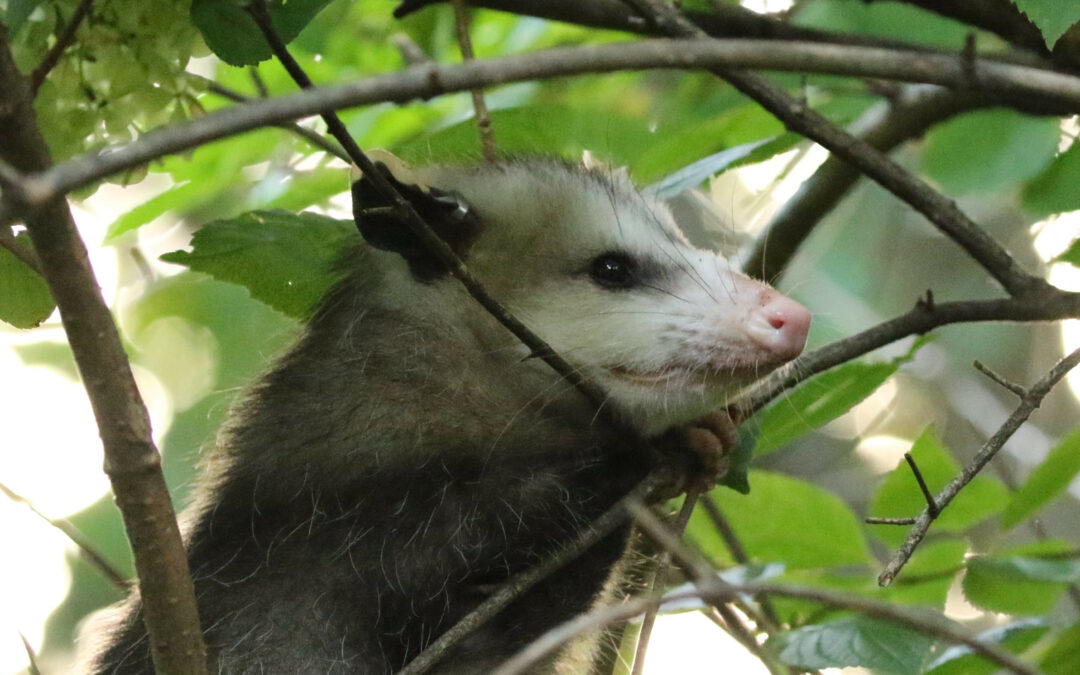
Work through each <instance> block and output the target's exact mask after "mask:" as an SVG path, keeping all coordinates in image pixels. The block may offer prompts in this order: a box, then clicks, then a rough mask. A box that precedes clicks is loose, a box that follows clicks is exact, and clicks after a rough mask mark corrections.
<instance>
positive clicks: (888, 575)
mask: <svg viewBox="0 0 1080 675" xmlns="http://www.w3.org/2000/svg"><path fill="white" fill-rule="evenodd" d="M1078 363H1080V349H1077V350H1076V351H1074V352H1072V353H1071V354H1069V355H1068V356H1066V357H1065V358H1063V359H1061V360H1060V361H1058V362H1057V364H1056V365H1055V366H1054V367H1053V368H1051V369H1050V372H1048V373H1047V374H1046V376H1045V377H1043V378H1042V379H1041V380H1039V381H1038V382H1036V383H1035V385H1034V386H1032V387H1031V389H1029V390H1028V391H1027V392H1025V395H1024V396H1023V397H1022V398H1021V400H1020V405H1018V406H1017V407H1016V409H1015V410H1014V411H1013V413H1012V414H1011V415H1009V418H1008V419H1007V420H1005V423H1004V424H1002V425H1001V427H1000V428H999V429H998V430H997V431H996V432H994V435H993V436H991V437H990V439H989V440H988V441H986V443H985V444H984V445H983V447H982V449H981V450H979V452H978V454H976V455H975V457H974V458H973V459H972V460H971V463H969V464H968V465H967V466H965V467H964V469H963V471H961V472H960V475H959V476H957V477H956V478H954V479H953V480H952V481H951V482H950V483H949V484H948V485H946V486H945V487H944V488H942V489H941V492H939V493H938V494H937V496H936V497H935V498H934V502H935V503H936V504H937V507H938V510H939V513H940V510H943V509H944V508H945V507H946V506H948V505H949V503H950V502H951V501H952V500H953V499H954V498H955V497H956V495H957V494H959V493H960V490H962V489H964V487H965V486H966V485H967V484H968V483H970V482H971V480H972V479H973V478H975V476H977V475H978V474H979V472H980V471H982V469H983V467H985V466H986V465H987V463H989V462H990V460H991V459H993V458H994V455H996V454H997V452H998V450H1000V449H1001V447H1002V446H1003V445H1005V441H1007V440H1009V438H1010V437H1011V436H1012V435H1013V434H1014V433H1016V430H1017V429H1019V428H1020V425H1021V424H1023V423H1024V422H1025V421H1027V418H1028V417H1030V416H1031V413H1033V412H1035V410H1036V409H1037V408H1038V407H1039V405H1040V404H1041V403H1042V400H1043V398H1045V397H1046V395H1047V394H1048V393H1050V390H1051V389H1053V388H1054V385H1056V384H1057V383H1058V381H1060V380H1061V378H1063V377H1065V374H1066V373H1068V372H1069V371H1070V370H1072V369H1073V368H1074V367H1075V366H1076V365H1077V364H1078ZM936 517H937V514H936V513H933V512H932V511H931V509H930V508H929V507H928V508H926V509H924V510H923V512H922V513H921V514H919V516H918V518H917V519H916V521H915V526H914V527H913V528H912V529H911V532H909V533H908V537H907V539H906V540H905V541H904V543H903V544H902V545H901V546H900V550H898V551H897V552H896V555H895V556H893V559H892V560H890V561H889V564H888V565H886V566H885V569H884V570H883V571H882V572H881V574H880V575H878V584H880V585H882V586H888V585H889V584H890V583H892V580H893V579H895V578H896V575H897V574H898V573H899V572H900V570H901V569H902V568H903V567H904V565H905V564H906V563H907V561H908V559H909V558H910V557H911V554H912V553H914V551H915V548H916V547H917V546H918V545H919V542H921V541H922V540H923V537H925V536H926V532H927V530H929V529H930V523H932V522H934V520H935V518H936Z"/></svg>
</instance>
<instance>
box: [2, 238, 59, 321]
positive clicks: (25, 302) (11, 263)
mask: <svg viewBox="0 0 1080 675" xmlns="http://www.w3.org/2000/svg"><path fill="white" fill-rule="evenodd" d="M15 245H16V246H21V247H22V248H24V249H26V250H27V251H32V250H33V247H32V246H31V244H30V236H29V235H27V234H26V232H20V233H19V234H18V235H16V237H15ZM55 308H56V302H55V301H54V300H53V297H52V293H50V292H49V286H48V285H47V284H46V283H45V280H44V279H42V278H41V277H40V276H39V275H38V273H37V272H35V271H34V270H32V269H30V268H29V267H27V266H26V264H25V263H23V261H22V260H19V259H18V258H17V257H15V254H14V253H12V252H11V251H9V250H7V249H6V248H2V247H0V321H4V322H6V323H10V324H11V325H12V326H15V327H16V328H33V327H34V326H37V325H38V324H40V323H41V322H42V321H44V320H45V319H48V318H49V315H50V314H52V312H53V310H54V309H55Z"/></svg>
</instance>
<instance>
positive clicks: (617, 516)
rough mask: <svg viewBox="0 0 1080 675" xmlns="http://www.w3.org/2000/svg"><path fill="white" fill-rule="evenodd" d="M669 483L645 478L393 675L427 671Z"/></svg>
mask: <svg viewBox="0 0 1080 675" xmlns="http://www.w3.org/2000/svg"><path fill="white" fill-rule="evenodd" d="M669 480H670V478H669V477H668V476H665V475H663V474H652V475H650V476H648V477H647V478H645V480H643V481H642V482H641V483H639V484H638V485H637V487H635V488H634V489H633V490H632V491H631V492H630V493H629V494H628V495H627V496H626V497H625V498H623V499H622V500H620V501H619V502H618V503H617V504H615V506H613V507H611V508H610V509H608V510H607V511H606V512H605V513H604V514H603V515H602V516H600V517H599V518H597V519H596V520H594V521H593V522H592V523H591V524H590V525H589V527H588V528H586V529H584V530H582V531H581V532H580V533H579V534H578V535H577V537H576V538H575V539H574V540H573V541H571V542H569V543H568V544H567V545H566V546H564V547H562V548H561V549H560V550H558V551H556V552H555V553H554V554H553V555H551V556H550V557H548V558H547V559H545V560H544V561H542V562H540V563H539V564H537V565H536V566H534V567H532V568H531V569H529V570H527V571H525V572H522V573H521V574H519V575H517V576H515V577H514V578H513V579H510V580H509V581H507V582H506V583H505V584H503V585H502V586H500V587H499V589H498V590H497V591H495V592H494V593H492V594H491V596H490V597H488V599H487V600H485V601H484V602H482V603H480V605H478V606H477V607H476V609H474V610H473V611H471V612H469V613H468V614H467V615H465V617H463V618H462V619H461V620H460V621H458V622H457V623H456V624H454V626H453V627H451V628H450V629H449V630H447V631H446V632H445V633H443V634H442V635H440V636H439V637H438V638H437V639H435V640H434V641H433V642H432V643H431V644H430V645H428V646H427V648H425V649H424V651H422V652H421V653H420V654H419V655H417V657H416V658H414V659H413V660H412V661H411V662H409V664H408V665H407V666H405V667H404V668H403V669H401V670H400V671H398V673H397V675H420V674H421V673H425V672H427V671H428V670H430V669H431V668H432V667H433V666H435V665H436V664H437V663H438V661H439V659H441V658H442V657H443V655H444V654H446V652H447V651H448V650H449V649H450V648H451V647H453V646H454V645H455V644H457V643H458V642H459V641H460V640H461V639H463V638H464V637H466V636H467V635H469V634H470V633H471V632H473V631H474V630H476V628H478V627H479V626H481V625H483V624H484V623H485V622H487V621H489V620H490V619H491V618H493V617H494V616H495V615H496V614H498V613H499V612H501V611H502V610H503V609H505V608H506V607H507V606H508V605H509V604H510V603H511V602H513V601H514V600H515V599H517V598H519V597H521V595H522V594H523V593H525V591H527V590H529V589H530V588H532V587H533V586H535V585H536V584H537V583H539V582H540V581H542V580H544V579H546V578H547V577H549V576H551V575H552V574H554V573H555V572H556V571H558V570H559V569H561V568H562V567H564V566H565V565H567V564H568V563H569V562H570V561H572V560H574V559H576V558H577V557H579V556H580V555H581V554H582V553H584V552H585V551H587V550H588V549H589V548H590V547H591V546H592V545H593V544H595V543H596V542H598V541H600V540H601V539H603V538H604V537H606V536H607V535H609V534H611V533H612V532H614V531H615V529H616V528H618V527H619V526H620V525H622V524H623V523H625V522H626V521H627V519H628V517H627V513H626V506H625V505H626V504H627V503H628V502H630V501H640V500H642V499H644V498H645V497H646V496H647V495H649V494H650V493H651V492H652V491H653V490H655V489H656V488H657V487H659V486H661V485H664V484H666V483H667V482H668V481H669Z"/></svg>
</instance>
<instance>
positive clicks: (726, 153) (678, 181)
mask: <svg viewBox="0 0 1080 675" xmlns="http://www.w3.org/2000/svg"><path fill="white" fill-rule="evenodd" d="M775 138H776V137H775V136H774V137H772V138H763V139H761V140H758V141H753V142H751V143H743V144H742V145H736V146H735V147H733V148H728V149H726V150H721V151H720V152H717V153H714V154H712V155H709V156H708V157H705V158H703V159H699V160H698V161H696V162H694V163H693V164H690V165H688V166H684V167H683V168H681V169H679V170H678V171H676V172H675V173H672V174H669V175H667V176H665V177H664V178H662V179H660V180H659V181H657V182H655V183H653V184H652V185H649V186H648V187H646V188H645V189H644V190H643V192H645V193H646V194H649V195H652V196H654V197H656V198H658V199H671V198H672V197H676V196H678V195H680V194H682V193H683V192H686V191H687V190H691V189H693V188H696V187H697V186H699V185H701V184H702V183H703V182H704V181H705V179H706V178H709V177H710V176H713V175H716V174H718V173H720V172H721V171H724V170H726V169H727V168H728V167H730V166H731V165H732V164H734V163H735V162H737V161H739V160H741V159H744V158H746V157H749V156H750V153H752V152H753V151H754V150H757V149H758V148H760V147H761V146H763V145H765V144H766V143H769V142H770V141H773V140H775Z"/></svg>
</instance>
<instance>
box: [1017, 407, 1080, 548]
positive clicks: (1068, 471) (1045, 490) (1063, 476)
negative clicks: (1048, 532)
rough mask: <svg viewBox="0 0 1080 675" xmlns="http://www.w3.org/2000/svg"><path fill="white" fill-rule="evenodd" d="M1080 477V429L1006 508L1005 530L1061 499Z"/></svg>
mask: <svg viewBox="0 0 1080 675" xmlns="http://www.w3.org/2000/svg"><path fill="white" fill-rule="evenodd" d="M1077 473H1080V427H1077V428H1076V429H1073V431H1072V432H1071V433H1070V434H1069V435H1068V436H1066V437H1065V438H1063V439H1062V440H1061V442H1060V443H1058V444H1057V446H1055V447H1054V448H1053V449H1052V450H1051V451H1050V454H1048V455H1047V456H1046V459H1044V460H1043V461H1042V463H1041V464H1039V465H1038V466H1037V467H1035V470H1034V471H1032V472H1031V475H1030V476H1028V478H1027V480H1026V481H1025V482H1024V484H1023V485H1021V486H1020V489H1019V490H1017V491H1016V492H1015V493H1014V494H1013V495H1012V498H1011V499H1010V500H1009V503H1008V506H1006V507H1005V513H1003V514H1002V516H1001V524H1002V525H1003V526H1004V527H1007V528H1008V527H1015V526H1016V525H1018V524H1020V523H1022V522H1023V521H1025V520H1027V519H1028V518H1029V517H1030V516H1031V515H1032V514H1034V513H1035V512H1036V511H1038V510H1039V509H1041V508H1042V507H1043V506H1045V505H1047V504H1049V503H1050V502H1051V501H1053V500H1055V499H1057V498H1058V497H1060V496H1061V495H1062V494H1063V493H1064V492H1065V490H1066V488H1068V487H1069V484H1070V483H1071V482H1072V480H1073V478H1075V477H1076V474H1077Z"/></svg>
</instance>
